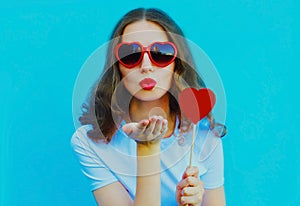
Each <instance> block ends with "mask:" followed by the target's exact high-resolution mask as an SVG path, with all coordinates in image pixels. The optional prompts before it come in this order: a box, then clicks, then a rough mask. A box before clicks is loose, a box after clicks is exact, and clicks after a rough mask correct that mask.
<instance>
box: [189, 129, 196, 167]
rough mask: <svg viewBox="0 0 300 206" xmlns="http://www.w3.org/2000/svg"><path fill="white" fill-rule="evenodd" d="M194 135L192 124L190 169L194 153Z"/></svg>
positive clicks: (194, 130)
mask: <svg viewBox="0 0 300 206" xmlns="http://www.w3.org/2000/svg"><path fill="white" fill-rule="evenodd" d="M195 135H196V124H193V136H192V145H191V151H190V167H191V166H192V159H193V152H194V143H195Z"/></svg>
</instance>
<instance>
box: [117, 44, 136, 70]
mask: <svg viewBox="0 0 300 206" xmlns="http://www.w3.org/2000/svg"><path fill="white" fill-rule="evenodd" d="M118 55H119V58H120V61H121V62H122V63H123V64H126V65H127V66H133V65H135V64H136V63H137V62H138V61H139V59H140V58H141V47H140V46H139V45H138V44H123V45H121V46H120V47H119V50H118Z"/></svg>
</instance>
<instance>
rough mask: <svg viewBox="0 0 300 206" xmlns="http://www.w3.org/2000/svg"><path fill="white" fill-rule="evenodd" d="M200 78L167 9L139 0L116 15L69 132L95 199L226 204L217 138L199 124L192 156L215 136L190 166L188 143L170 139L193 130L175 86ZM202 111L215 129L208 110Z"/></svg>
mask: <svg viewBox="0 0 300 206" xmlns="http://www.w3.org/2000/svg"><path fill="white" fill-rule="evenodd" d="M204 86H205V85H204V83H203V81H202V80H201V78H200V77H199V76H198V75H197V73H196V71H195V69H194V64H193V60H192V58H191V54H190V52H189V49H188V47H187V43H186V42H185V40H184V38H183V33H182V31H181V30H180V28H179V27H178V26H177V25H176V23H175V22H174V21H173V20H172V19H171V18H170V17H169V16H168V15H167V14H165V13H164V12H162V11H160V10H157V9H142V8H141V9H135V10H133V11H131V12H129V13H127V14H126V15H125V16H124V17H123V18H122V19H121V20H120V21H119V22H118V24H117V25H116V27H115V29H114V31H113V33H112V36H111V41H110V43H109V47H108V51H107V58H106V64H105V71H104V73H103V74H102V76H101V78H100V81H99V82H98V83H97V85H96V87H95V90H94V92H93V94H92V95H91V97H90V103H89V105H83V107H84V109H85V110H84V113H83V115H82V116H81V118H80V121H81V123H82V124H83V125H84V126H82V127H80V128H79V129H78V130H77V131H76V132H75V134H74V135H73V137H72V146H73V148H74V150H75V152H76V154H77V156H78V158H79V161H80V163H81V165H82V170H83V173H84V174H85V175H86V176H87V177H88V179H89V180H90V181H91V186H92V191H93V194H94V197H95V199H96V201H97V203H98V205H104V206H111V205H143V206H146V205H151V206H153V205H161V204H162V205H205V206H222V205H225V195H224V188H223V153H222V143H221V141H220V139H219V138H215V136H214V135H213V133H212V132H210V131H207V130H206V131H201V129H200V127H201V125H200V124H197V131H198V132H197V137H196V142H195V156H196V157H197V155H199V150H200V148H201V147H202V146H203V145H204V144H203V143H204V142H209V141H210V140H211V139H213V140H214V142H215V144H214V145H213V146H210V149H209V151H210V152H209V155H208V156H207V157H206V158H205V159H202V160H201V161H194V162H193V165H195V166H193V167H187V165H188V161H187V159H188V158H187V157H188V155H187V152H186V151H187V149H186V148H188V144H186V145H185V146H182V147H180V146H178V145H180V144H171V143H172V142H174V141H173V140H174V139H176V138H177V137H183V136H186V137H187V138H186V142H188V139H190V136H191V133H190V128H191V123H190V121H189V120H188V119H187V118H186V117H184V115H182V114H181V111H180V108H179V105H178V102H177V99H178V94H179V93H180V91H182V90H183V89H184V88H186V87H194V88H197V89H199V88H201V87H204ZM207 118H208V119H209V120H210V128H211V129H213V128H214V121H213V116H212V114H209V115H208V117H207ZM217 135H218V134H217ZM222 135H223V134H221V136H222ZM216 139H217V140H216ZM168 144H170V145H171V146H170V145H168ZM201 150H203V148H202V149H201ZM119 154H122V155H119Z"/></svg>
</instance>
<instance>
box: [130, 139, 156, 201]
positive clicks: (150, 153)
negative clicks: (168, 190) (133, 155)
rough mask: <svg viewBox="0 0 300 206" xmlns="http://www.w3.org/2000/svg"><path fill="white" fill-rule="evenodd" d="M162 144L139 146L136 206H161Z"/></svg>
mask: <svg viewBox="0 0 300 206" xmlns="http://www.w3.org/2000/svg"><path fill="white" fill-rule="evenodd" d="M159 152H160V143H155V144H151V145H144V144H137V156H138V157H137V181H136V194H135V200H134V205H135V206H139V205H143V206H148V205H149V206H160V205H161V196H160V155H159Z"/></svg>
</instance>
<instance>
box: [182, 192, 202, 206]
mask: <svg viewBox="0 0 300 206" xmlns="http://www.w3.org/2000/svg"><path fill="white" fill-rule="evenodd" d="M202 198H203V194H200V193H198V194H197V195H193V196H182V197H181V198H180V202H181V204H183V205H186V204H191V205H198V204H199V203H201V202H202Z"/></svg>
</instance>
